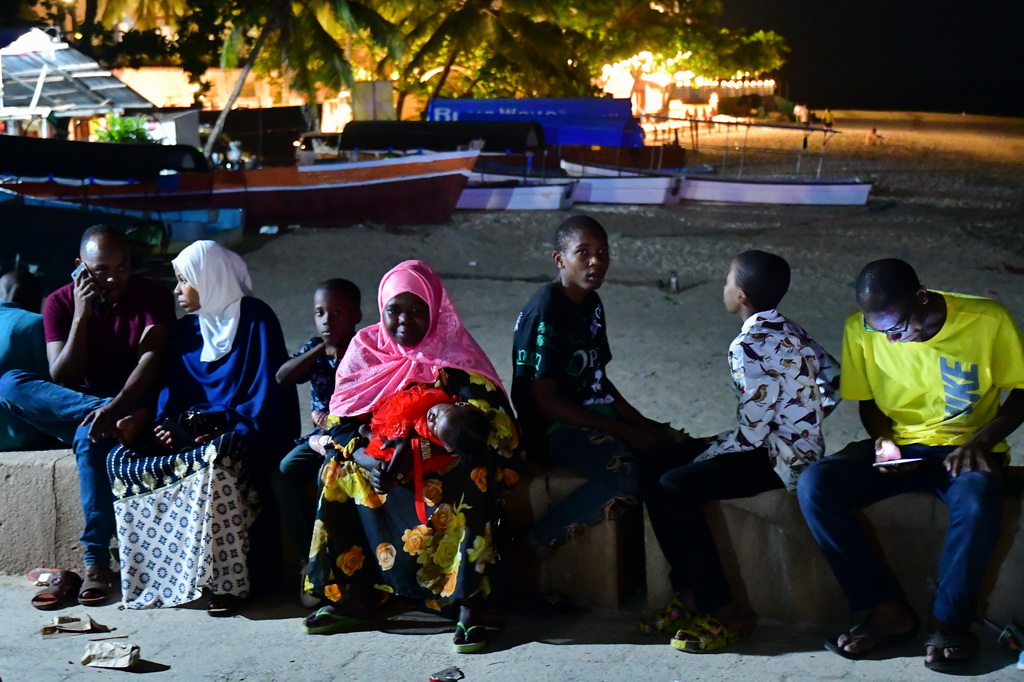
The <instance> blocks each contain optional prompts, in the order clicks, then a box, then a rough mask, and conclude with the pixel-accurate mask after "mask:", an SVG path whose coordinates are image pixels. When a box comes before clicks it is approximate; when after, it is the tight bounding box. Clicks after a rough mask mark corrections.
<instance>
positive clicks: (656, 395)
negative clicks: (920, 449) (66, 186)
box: [241, 112, 1024, 462]
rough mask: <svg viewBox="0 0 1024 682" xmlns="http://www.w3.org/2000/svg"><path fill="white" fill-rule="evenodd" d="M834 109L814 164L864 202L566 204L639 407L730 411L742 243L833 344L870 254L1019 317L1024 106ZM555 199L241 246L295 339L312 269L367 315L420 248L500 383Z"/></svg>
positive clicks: (856, 432)
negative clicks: (592, 252)
mask: <svg viewBox="0 0 1024 682" xmlns="http://www.w3.org/2000/svg"><path fill="white" fill-rule="evenodd" d="M836 116H837V129H838V130H840V131H841V134H839V135H837V136H835V137H834V138H833V140H832V141H831V142H830V143H829V146H828V148H827V149H826V157H825V162H824V164H823V175H832V176H836V175H843V176H847V175H857V176H860V177H865V178H871V179H873V180H874V182H875V189H874V190H873V192H872V195H871V199H870V200H869V203H868V205H867V206H863V207H816V206H737V205H708V204H696V203H692V204H687V205H680V206H673V207H641V206H605V205H577V206H575V207H574V208H573V209H571V211H570V212H573V213H574V212H581V213H588V214H591V215H593V216H595V217H596V218H597V219H599V220H600V221H601V222H602V223H603V224H604V225H605V226H606V228H607V230H608V233H609V235H610V244H611V251H612V265H611V269H610V271H609V276H608V280H607V281H606V283H605V284H604V286H603V287H602V288H601V291H600V293H601V296H602V298H603V299H604V301H605V306H606V311H607V316H608V324H609V336H610V342H611V347H612V352H613V354H614V356H615V359H614V361H613V363H612V365H611V366H610V369H609V376H610V377H611V378H612V379H613V381H615V383H616V384H617V385H618V387H619V388H620V390H621V391H622V393H623V394H624V395H625V396H626V397H627V398H628V399H629V400H630V401H632V402H633V403H634V404H635V405H636V406H637V407H638V408H640V409H641V410H642V411H643V412H644V413H646V414H648V415H650V416H651V417H653V418H655V419H659V420H664V421H671V422H672V423H673V424H675V425H677V426H681V427H685V428H686V429H687V430H688V431H690V432H693V433H696V434H710V433H715V432H718V431H720V430H723V429H725V428H729V426H730V424H731V420H732V419H733V410H734V402H733V398H732V393H731V389H730V385H729V378H728V373H727V366H726V361H725V352H726V349H727V348H728V345H729V342H730V340H731V339H732V338H733V336H734V335H735V334H736V332H737V331H738V328H739V324H740V321H739V320H738V319H736V318H733V317H731V316H730V315H729V314H728V313H726V312H725V310H724V309H723V307H722V303H721V289H722V284H723V282H724V277H725V272H726V270H727V268H728V264H729V261H730V260H731V259H732V257H733V256H734V255H735V254H736V253H738V252H740V251H743V250H745V249H749V248H759V249H764V250H767V251H771V252H774V253H778V254H779V255H781V256H783V257H785V258H786V259H787V260H789V262H790V264H791V266H792V268H793V284H792V287H791V289H790V293H789V294H788V296H787V297H786V299H785V300H784V301H783V304H782V306H781V309H782V310H783V312H784V313H786V314H787V315H789V316H791V317H793V318H794V319H796V320H798V321H800V322H801V324H803V325H804V326H805V327H806V328H807V329H808V330H809V331H810V332H811V333H812V334H813V335H814V336H815V337H817V338H818V339H819V341H820V342H821V343H822V344H824V345H825V347H826V348H828V349H829V350H831V351H832V352H833V354H835V355H836V356H838V355H839V352H840V348H841V336H842V324H843V320H844V319H845V317H846V316H847V315H848V314H849V313H850V312H852V311H853V309H854V306H855V302H854V298H853V290H852V283H853V280H854V278H855V276H856V274H857V272H858V271H859V269H860V268H861V267H862V266H863V265H864V264H865V263H867V262H869V261H871V260H874V259H877V258H883V257H899V258H903V259H905V260H907V261H909V262H910V263H911V264H912V265H914V266H915V268H916V269H917V270H918V273H919V275H920V276H921V278H922V281H923V282H924V283H925V284H926V285H928V286H930V287H933V288H937V289H944V290H949V291H958V292H964V293H970V294H976V295H981V296H990V297H994V298H997V299H999V300H1001V301H1002V302H1003V303H1004V304H1005V305H1007V307H1008V308H1009V309H1010V310H1011V312H1012V313H1013V314H1014V315H1015V316H1016V317H1017V319H1018V320H1024V276H1021V275H1020V274H1013V272H1012V270H1013V267H1014V266H1024V229H1022V227H1024V226H1022V218H1021V216H1022V215H1024V211H1022V208H1024V206H1022V205H1024V192H1022V188H1024V187H1022V186H1024V180H1022V179H1021V176H1020V172H1019V168H1020V166H1019V161H1018V160H1019V159H1020V158H1021V157H1022V156H1024V120H1020V119H999V118H989V117H976V116H950V115H938V114H908V113H885V114H883V113H874V112H836ZM872 126H875V127H877V128H878V130H879V132H881V133H882V134H884V136H885V139H884V144H882V145H879V146H872V147H868V146H865V145H864V143H863V142H864V134H865V133H866V132H867V130H869V129H870V128H871V127H872ZM755 136H756V137H759V138H760V139H759V140H758V141H757V142H755V140H754V139H753V138H754V137H755ZM732 137H733V139H735V135H733V136H732ZM751 138H752V139H751V140H750V142H749V145H750V147H755V146H758V145H762V146H773V147H775V148H776V149H788V150H793V149H796V148H797V147H799V144H800V141H801V139H802V136H801V135H799V134H796V136H795V139H794V134H793V133H787V132H772V131H769V132H767V133H763V134H761V133H760V131H755V133H754V134H752V135H751ZM702 139H703V142H702V153H701V154H698V155H694V157H693V158H695V159H696V160H697V161H698V162H707V163H711V164H712V165H714V164H715V163H716V161H715V159H716V158H719V157H720V151H718V150H712V149H710V148H709V147H710V145H711V142H709V140H713V141H714V142H716V143H718V144H719V145H720V146H721V145H722V143H723V142H724V132H721V131H720V132H718V133H715V134H713V135H711V136H705V138H702ZM819 144H820V141H819ZM811 150H812V151H813V141H812V144H811ZM810 158H811V157H810V156H807V157H805V160H804V163H806V162H807V160H809V159H810ZM733 159H735V154H733ZM815 163H816V162H815ZM754 165H755V166H756V164H754ZM748 168H749V166H748ZM804 168H805V170H806V166H804ZM745 172H749V171H745ZM568 214H569V213H567V212H525V211H521V212H512V211H508V212H457V213H456V214H455V216H454V217H453V219H452V220H451V222H449V223H447V224H444V225H430V226H418V227H403V228H386V227H381V226H375V225H360V226H356V227H352V228H348V229H331V228H320V229H313V228H298V229H293V230H289V231H287V232H286V233H284V234H282V235H279V236H277V237H251V238H249V239H247V240H246V243H245V244H244V245H243V246H242V247H241V250H243V251H244V252H245V253H246V256H245V257H246V261H247V262H248V264H249V267H250V269H251V271H252V276H253V281H254V283H255V288H256V292H255V293H256V295H257V296H261V297H263V298H265V299H266V300H267V301H268V302H269V303H270V304H271V305H272V306H273V307H274V309H275V310H276V311H277V313H278V315H279V316H280V317H281V322H282V324H283V326H284V329H285V333H286V336H287V340H288V344H289V346H290V347H292V348H298V346H299V345H301V343H302V342H304V341H305V339H306V338H307V337H308V336H309V334H310V333H311V332H312V319H311V317H312V303H311V300H312V291H313V289H314V287H315V285H316V283H317V282H318V281H320V280H323V279H326V278H328V277H347V278H349V279H352V280H353V281H355V282H356V283H357V284H358V285H359V286H360V287H361V288H362V290H363V295H364V305H363V309H364V315H365V320H364V323H365V324H370V323H373V322H376V320H377V319H378V315H377V311H376V310H375V307H376V304H375V300H376V285H377V282H378V281H379V278H380V276H381V275H382V274H383V273H384V272H385V271H387V270H388V269H389V268H390V267H391V266H393V265H394V264H396V263H397V262H399V261H401V260H404V259H407V258H420V259H423V260H425V261H427V262H428V263H430V264H431V265H432V266H433V267H434V268H435V269H436V270H437V271H438V272H439V273H440V274H441V275H442V277H443V279H444V281H445V282H446V284H447V286H448V288H449V290H450V292H451V295H452V297H453V299H454V301H455V303H456V305H457V306H458V308H459V310H460V312H461V313H462V315H463V317H464V319H465V322H466V325H467V327H468V328H469V329H470V331H471V332H472V333H473V334H474V336H475V337H476V338H477V339H478V341H479V342H480V344H481V345H482V346H483V348H484V350H485V351H487V353H488V355H489V356H490V357H491V359H492V361H493V362H494V364H495V366H496V367H497V369H498V372H499V373H500V375H501V377H502V378H503V379H505V380H506V382H507V381H508V380H509V379H510V377H511V331H512V327H513V325H514V323H515V319H516V315H517V313H518V311H519V310H520V308H521V307H522V305H523V304H524V303H525V302H526V300H527V299H528V298H529V296H530V294H531V293H532V292H533V291H534V290H535V289H536V288H537V287H538V286H539V285H540V283H542V282H543V281H546V280H547V279H549V278H551V277H553V276H554V273H555V268H554V266H553V264H552V262H551V258H550V254H551V251H552V243H551V237H552V234H553V232H554V229H555V227H556V226H557V225H558V223H559V222H561V220H563V219H564V218H565V216H566V215H568ZM1007 265H1009V266H1010V268H1009V269H1008V268H1007V267H1006V266H1007ZM673 273H675V274H676V275H677V277H678V281H679V283H680V287H681V291H680V292H679V293H676V294H673V293H670V292H669V291H668V290H667V288H665V287H664V286H663V285H664V284H665V283H666V282H667V280H668V279H669V277H670V276H671V275H672V274H673ZM855 413H856V410H855V408H854V406H852V405H844V406H841V407H840V409H839V410H838V411H837V413H836V414H835V415H834V416H832V417H831V418H830V419H829V422H828V423H827V437H828V442H829V445H830V449H838V448H839V447H841V446H842V445H843V444H845V443H846V442H847V441H849V440H852V439H856V438H861V437H862V432H861V430H860V426H859V423H858V420H857V418H856V414H855ZM1014 442H1016V443H1018V444H1022V445H1024V438H1022V437H1021V435H1020V434H1018V436H1017V437H1016V438H1015V439H1014ZM1016 449H1017V450H1018V451H1019V452H1018V453H1017V457H1016V461H1018V462H1024V448H1020V447H1017V448H1016Z"/></svg>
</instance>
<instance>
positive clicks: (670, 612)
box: [636, 597, 693, 635]
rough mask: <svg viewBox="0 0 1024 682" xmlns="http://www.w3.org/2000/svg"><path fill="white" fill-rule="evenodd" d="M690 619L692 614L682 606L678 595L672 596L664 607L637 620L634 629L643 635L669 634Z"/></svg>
mask: <svg viewBox="0 0 1024 682" xmlns="http://www.w3.org/2000/svg"><path fill="white" fill-rule="evenodd" d="M692 619H693V614H692V613H690V611H689V610H687V609H686V607H685V606H683V603H682V602H681V601H679V597H673V598H672V599H671V600H670V601H669V603H668V604H666V605H665V607H664V608H662V609H660V610H658V611H652V612H651V613H649V614H647V615H646V616H644V617H643V618H641V619H640V620H638V621H637V622H636V629H637V630H639V631H640V633H641V634H644V635H670V634H672V633H673V632H676V631H677V630H678V629H679V628H680V627H682V626H684V625H686V624H688V623H689V622H690V621H691V620H692Z"/></svg>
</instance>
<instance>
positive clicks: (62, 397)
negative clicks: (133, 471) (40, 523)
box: [0, 369, 117, 566]
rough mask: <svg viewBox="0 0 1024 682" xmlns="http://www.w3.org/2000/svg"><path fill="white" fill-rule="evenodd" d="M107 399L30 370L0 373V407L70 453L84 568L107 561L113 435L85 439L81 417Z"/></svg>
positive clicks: (111, 534)
mask: <svg viewBox="0 0 1024 682" xmlns="http://www.w3.org/2000/svg"><path fill="white" fill-rule="evenodd" d="M110 400H111V399H110V398H105V397H97V396H92V395H89V394H87V393H82V392H80V391H75V390H73V389H70V388H64V387H63V386H59V385H58V384H55V383H53V382H51V381H47V380H46V379H43V378H42V377H40V376H38V375H36V374H32V373H30V372H23V371H21V370H18V369H14V370H11V371H9V372H7V373H6V374H4V375H3V376H2V377H0V410H7V411H9V412H10V413H11V414H13V415H14V416H16V417H18V418H19V419H21V420H22V421H24V422H25V423H27V424H29V425H30V426H33V427H35V428H36V429H38V430H39V431H42V432H43V433H48V434H50V435H52V436H54V437H56V438H58V439H59V440H60V441H61V442H63V443H65V444H66V445H70V446H71V447H72V449H73V450H74V452H75V460H76V462H77V463H78V485H79V490H80V495H81V497H82V514H83V516H84V517H85V529H84V530H83V531H82V535H81V538H80V539H81V541H82V545H83V546H84V548H85V551H84V560H85V565H86V566H109V565H110V541H111V539H112V538H113V537H114V530H115V528H114V498H113V495H112V494H111V492H110V479H109V478H108V477H107V453H109V452H110V450H111V449H112V448H113V447H114V446H115V445H117V441H116V440H114V439H113V438H103V439H100V440H98V441H96V442H93V441H91V440H89V435H88V433H89V428H88V427H85V426H80V424H81V423H82V420H83V419H85V416H86V415H87V414H89V413H90V412H92V411H93V410H95V409H97V408H99V407H102V406H103V405H106V404H107V403H109V402H110Z"/></svg>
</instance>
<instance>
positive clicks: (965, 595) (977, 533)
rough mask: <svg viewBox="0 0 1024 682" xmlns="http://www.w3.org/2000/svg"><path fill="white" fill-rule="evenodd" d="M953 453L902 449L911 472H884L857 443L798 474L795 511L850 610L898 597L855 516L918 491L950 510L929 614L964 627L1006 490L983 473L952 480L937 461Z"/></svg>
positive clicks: (870, 444) (866, 443)
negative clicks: (913, 461) (912, 462)
mask: <svg viewBox="0 0 1024 682" xmlns="http://www.w3.org/2000/svg"><path fill="white" fill-rule="evenodd" d="M955 449H956V448H955V447H954V446H927V445H917V444H911V445H901V446H900V452H901V454H902V455H903V456H904V457H923V458H924V461H922V462H921V463H920V465H918V467H917V468H916V469H914V470H913V471H910V472H906V473H882V472H880V471H878V469H876V468H874V467H872V466H871V465H872V463H873V462H874V461H875V445H874V441H871V440H863V441H858V442H856V443H850V444H849V445H847V446H846V447H845V448H843V449H842V450H841V451H840V452H837V453H836V454H834V455H832V456H830V457H826V458H825V459H822V460H819V461H817V462H815V463H814V464H813V465H811V466H810V467H808V468H807V470H806V471H805V472H803V474H802V475H801V476H800V485H799V486H798V488H797V495H798V496H799V498H800V509H801V510H802V511H803V513H804V517H805V518H806V519H807V525H808V526H810V529H811V534H812V535H814V539H815V540H816V541H817V542H818V545H819V546H820V547H821V550H822V552H823V553H824V555H825V558H826V559H827V560H828V563H829V566H831V568H832V572H833V573H835V575H836V579H837V580H838V581H839V584H840V586H841V587H842V588H843V592H844V593H845V594H846V598H847V599H848V600H849V602H850V610H851V611H853V612H858V611H864V610H867V609H870V608H872V607H874V606H877V605H878V604H880V603H882V602H885V601H890V600H896V599H899V598H901V594H902V593H901V590H900V588H899V586H897V585H895V584H893V582H892V580H891V578H890V576H889V574H888V572H887V571H886V570H885V568H884V566H883V564H882V561H881V558H880V557H879V556H878V555H877V554H876V553H875V551H874V550H873V548H872V546H871V543H870V541H869V540H868V536H867V534H866V533H865V530H864V528H863V526H862V525H861V523H860V520H859V519H858V518H857V516H856V515H855V514H854V510H856V509H860V508H863V507H866V506H868V505H870V504H873V503H875V502H878V501H879V500H884V499H886V498H889V497H893V496H895V495H900V494H902V493H906V492H912V491H915V490H917V491H923V492H929V493H932V494H933V495H935V496H936V497H938V498H939V499H941V500H942V501H943V502H945V503H946V506H947V507H948V508H949V523H948V525H947V527H946V543H945V545H944V546H943V548H942V556H941V558H940V559H939V584H938V585H937V586H936V589H935V600H934V602H933V604H932V615H934V616H935V618H937V619H938V620H940V621H942V622H943V623H946V624H947V625H958V626H963V627H968V626H970V624H971V622H972V621H973V619H974V607H975V604H976V601H977V598H978V590H979V589H980V587H981V579H982V576H983V575H984V573H985V569H986V568H987V566H988V563H989V561H990V560H991V558H992V554H993V553H994V552H995V548H996V543H997V541H998V539H999V532H1000V521H1001V519H1002V514H1003V494H1004V485H1003V477H1002V476H1000V475H998V474H990V473H984V472H981V471H967V472H961V473H960V475H959V476H957V477H956V478H954V477H952V476H950V475H949V472H947V471H946V469H945V468H944V467H943V465H942V463H943V461H944V460H945V458H946V455H948V454H949V453H950V452H952V451H953V450H955ZM996 459H997V458H996Z"/></svg>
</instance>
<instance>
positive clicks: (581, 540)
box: [505, 467, 644, 609]
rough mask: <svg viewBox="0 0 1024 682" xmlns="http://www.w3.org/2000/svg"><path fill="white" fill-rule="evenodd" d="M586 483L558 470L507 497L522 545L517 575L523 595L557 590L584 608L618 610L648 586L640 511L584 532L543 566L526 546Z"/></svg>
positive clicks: (540, 475)
mask: <svg viewBox="0 0 1024 682" xmlns="http://www.w3.org/2000/svg"><path fill="white" fill-rule="evenodd" d="M584 480H585V479H584V478H582V477H580V476H578V475H576V474H573V473H572V472H570V471H568V470H565V469H561V468H557V467H556V468H554V469H550V470H546V471H542V472H533V473H532V475H529V476H525V477H524V479H523V482H522V483H521V484H520V485H519V486H517V487H516V488H514V489H513V490H512V491H511V492H510V493H509V494H508V495H507V496H506V500H505V502H506V508H507V509H508V516H509V521H510V523H511V526H512V528H513V534H514V535H517V536H518V537H519V538H520V539H521V540H522V541H523V542H521V543H520V547H519V550H520V551H519V554H518V556H517V561H516V566H515V571H516V583H517V588H518V591H519V592H520V593H521V594H522V595H523V596H526V595H528V594H530V593H533V592H536V591H538V590H539V591H545V590H556V591H558V592H561V593H562V594H565V595H568V596H569V597H572V599H573V600H574V601H575V602H576V603H577V604H580V605H585V606H589V607H593V608H606V609H616V608H620V607H622V606H623V605H625V604H626V603H627V602H628V601H630V599H632V598H633V597H634V596H636V595H638V594H639V593H641V590H642V589H643V581H644V544H643V538H644V531H643V516H642V514H641V510H640V507H639V506H634V507H631V508H629V509H627V510H626V512H625V513H624V514H623V515H622V516H621V517H620V518H616V519H612V520H607V521H604V522H602V523H599V524H597V525H596V526H592V527H589V528H585V529H582V530H581V532H579V533H578V534H576V535H575V536H574V537H573V539H572V540H570V541H569V542H567V543H566V544H564V545H562V546H561V547H559V548H558V549H557V550H555V553H554V554H553V555H552V556H551V557H550V558H549V559H546V560H544V561H539V560H538V559H537V558H536V557H534V556H533V554H532V552H530V551H528V549H527V547H526V544H527V543H526V542H525V538H526V533H527V531H528V529H529V527H530V526H531V525H532V524H533V522H534V521H535V520H536V519H538V518H540V517H542V516H543V515H544V514H546V513H547V512H548V510H549V509H551V507H552V506H554V505H555V504H557V503H558V502H560V501H561V500H562V499H564V498H565V497H566V496H567V495H568V494H569V493H571V492H572V491H573V490H575V489H576V488H577V487H579V486H580V485H581V484H582V483H583V482H584Z"/></svg>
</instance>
